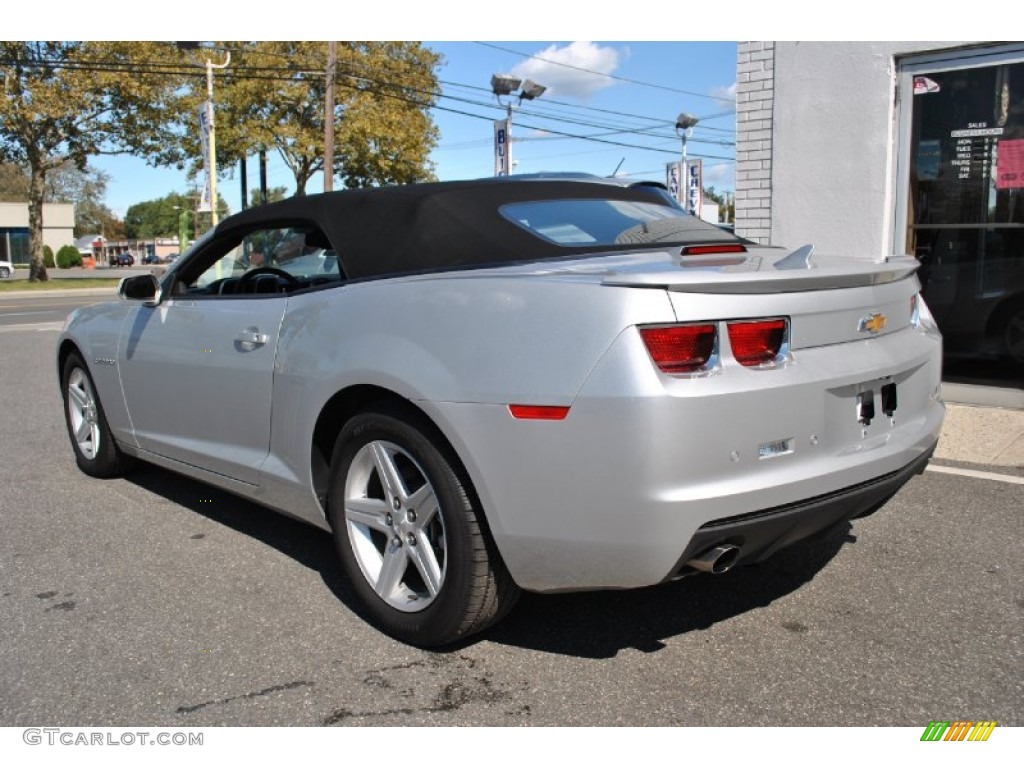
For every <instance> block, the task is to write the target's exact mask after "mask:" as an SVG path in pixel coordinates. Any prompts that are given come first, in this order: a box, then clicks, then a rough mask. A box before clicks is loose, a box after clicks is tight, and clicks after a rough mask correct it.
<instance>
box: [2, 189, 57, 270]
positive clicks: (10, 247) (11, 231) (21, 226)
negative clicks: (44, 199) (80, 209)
mask: <svg viewBox="0 0 1024 768" xmlns="http://www.w3.org/2000/svg"><path fill="white" fill-rule="evenodd" d="M74 230H75V206H73V205H71V204H70V203H43V244H44V245H48V246H50V248H51V249H53V252H54V253H55V254H56V253H57V251H59V250H60V249H61V247H62V246H65V245H71V244H72V243H74V242H75V236H74ZM31 257H32V255H31V252H30V251H29V244H28V203H0V260H3V261H10V262H13V263H14V264H28V263H29V261H30V260H31Z"/></svg>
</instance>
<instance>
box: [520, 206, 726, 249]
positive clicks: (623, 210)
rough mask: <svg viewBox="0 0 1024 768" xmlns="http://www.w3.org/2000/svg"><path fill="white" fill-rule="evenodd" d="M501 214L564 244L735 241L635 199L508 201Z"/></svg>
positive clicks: (703, 224)
mask: <svg viewBox="0 0 1024 768" xmlns="http://www.w3.org/2000/svg"><path fill="white" fill-rule="evenodd" d="M500 211H501V215H502V216H504V217H505V218H506V219H508V220H509V221H511V222H513V223H515V224H518V225H519V226H520V227H522V228H523V229H525V230H527V231H528V232H530V233H532V234H534V235H536V236H537V237H540V238H541V239H543V240H546V241H547V242H549V243H554V244H556V245H563V246H595V245H605V246H607V245H623V246H630V245H645V244H655V243H672V244H682V245H686V244H688V243H695V242H700V243H707V242H737V241H738V240H739V238H737V237H736V236H735V235H732V234H730V233H729V232H726V231H725V230H723V229H720V228H718V227H716V226H715V225H714V224H710V223H708V222H706V221H702V220H701V219H699V218H697V217H696V216H691V215H690V214H688V213H686V212H685V211H683V210H682V209H681V208H675V207H671V206H668V205H661V204H658V203H653V202H652V203H648V202H637V201H632V200H601V199H590V200H536V201H531V202H526V203H508V204H507V205H503V206H502V207H501V209H500Z"/></svg>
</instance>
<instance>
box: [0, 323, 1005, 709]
mask: <svg viewBox="0 0 1024 768" xmlns="http://www.w3.org/2000/svg"><path fill="white" fill-rule="evenodd" d="M40 327H41V328H44V330H39V329H37V328H33V327H29V326H27V325H23V326H19V327H18V328H16V329H7V330H3V329H0V330H2V332H0V380H2V381H3V384H4V386H3V392H4V398H3V401H2V402H0V472H2V474H3V477H4V481H3V483H2V485H0V516H2V520H3V526H4V528H3V530H4V535H3V536H2V537H0V651H2V653H0V692H2V693H0V725H2V726H30V725H40V724H46V725H65V726H67V725H81V726H99V725H112V726H130V725H138V724H142V723H145V724H156V725H160V726H166V727H189V726H207V725H343V726H353V725H354V726H364V725H528V724H533V725H638V726H639V725H681V726H744V725H750V726H758V725H775V726H792V725H809V726H817V725H821V726H824V725H861V726H871V725H903V726H917V727H922V728H923V727H924V726H925V725H927V724H928V722H929V721H930V720H935V719H940V718H944V719H971V720H977V719H992V720H997V721H998V722H999V724H1000V725H1018V726H1020V725H1024V578H1022V576H1024V566H1022V563H1024V558H1022V557H1021V553H1020V550H1021V545H1022V543H1024V503H1022V502H1024V485H1021V484H1014V483H1012V482H1007V481H1004V480H999V479H993V478H992V477H988V476H985V475H984V474H982V475H980V476H965V475H962V474H947V473H941V472H926V473H925V474H924V475H921V476H919V477H917V478H915V479H914V480H912V481H911V483H910V484H909V485H908V486H907V487H906V488H905V489H904V490H903V492H902V493H900V494H899V495H898V496H897V497H896V498H895V499H894V500H893V501H891V502H890V503H889V504H888V505H887V506H886V507H885V508H884V509H882V510H881V511H880V512H879V513H877V514H876V515H875V516H873V517H871V518H868V519H865V520H860V521H856V522H854V523H853V525H852V526H851V527H850V528H849V529H848V530H846V531H843V532H841V534H840V535H837V536H833V537H831V538H829V539H826V540H823V541H818V542H813V543H807V544H803V545H798V546H795V547H792V548H790V549H789V550H786V551H784V552H782V553H780V554H779V555H778V556H776V557H775V558H774V559H772V560H770V561H768V562H766V563H764V564H762V565H760V566H756V567H752V568H746V569H741V570H737V571H734V572H730V573H728V574H725V575H723V576H719V577H700V578H694V579H688V580H684V581H681V582H677V583H673V584H669V585H664V586H661V587H656V588H651V589H645V590H639V591H632V592H606V593H595V594H583V595H558V596H525V597H524V599H523V600H522V601H521V602H520V604H519V606H518V607H517V608H516V609H515V610H514V611H513V613H512V614H511V615H510V616H509V617H508V618H507V619H506V620H505V621H504V622H503V623H502V624H500V625H499V626H498V627H496V628H494V629H492V630H491V631H489V632H487V633H486V634H484V635H483V636H481V637H478V638H475V639H473V640H471V641H469V642H467V643H465V644H463V645H462V646H460V647H458V648H455V649H452V650H450V651H447V652H443V653H434V652H425V651H420V650H417V649H414V648H410V647H408V646H404V645H402V644H400V643H397V642H395V641H393V640H391V639H390V638H388V637H386V636H384V635H381V634H380V633H378V632H377V631H376V630H374V629H372V628H371V627H370V626H369V625H368V624H366V623H365V622H364V621H363V620H362V619H360V618H359V616H358V615H357V614H356V613H355V612H354V610H353V604H354V603H353V601H352V600H351V599H350V596H349V593H348V591H347V588H346V585H345V583H344V582H343V580H342V577H341V574H340V571H339V569H338V567H337V565H336V564H335V559H334V553H333V550H332V542H331V540H330V538H329V536H328V535H326V534H324V533H322V532H320V531H318V530H316V529H313V528H311V527H308V526H305V525H303V524H301V523H297V522H293V521H291V520H288V519H286V518H284V517H281V516H279V515H276V514H274V513H272V512H269V511H265V510H263V509H262V508H260V507H258V506H255V505H253V504H251V503H248V502H245V501H242V500H240V499H237V498H235V497H232V496H230V495H228V494H226V493H223V492H221V491H217V490H214V489H211V488H208V487H206V486H203V485H201V484H199V483H196V482H193V481H191V480H187V479H183V478H180V477H178V476H176V475H173V474H171V473H169V472H166V471H163V470H159V469H156V468H143V469H141V470H139V471H138V472H136V473H135V474H133V475H132V476H130V477H129V478H127V479H122V480H110V481H100V480H94V479H91V478H88V477H86V476H84V475H82V474H81V473H80V472H78V470H77V469H76V467H75V465H74V461H73V458H72V453H71V450H70V448H69V446H68V445H67V436H66V433H65V431H64V424H63V420H62V412H61V403H60V397H59V393H58V389H57V384H56V373H55V365H54V363H53V352H54V346H55V341H56V338H57V332H56V331H55V330H53V329H52V326H40ZM971 411H972V409H966V414H965V413H964V412H958V415H957V418H956V425H957V429H962V430H967V431H970V429H971V428H972V422H975V421H979V420H980V417H977V416H976V415H972V412H971ZM983 416H984V414H983ZM987 416H989V417H990V416H991V414H988V415H987ZM995 421H999V419H998V418H997V419H995ZM968 438H970V436H968ZM1011 448H1012V446H1011ZM943 455H944V456H945V457H946V459H945V460H944V463H945V464H946V466H947V467H949V468H953V469H969V470H971V471H973V472H981V473H985V472H989V473H995V474H996V475H997V476H1009V477H1017V478H1020V477H1021V476H1024V470H1022V469H1021V468H1020V467H1019V466H1017V464H1015V463H1014V461H1010V462H1006V461H1002V462H1001V463H998V461H999V456H1005V455H1007V454H1006V452H1005V451H1004V452H1003V453H1002V454H999V456H997V455H995V454H993V457H992V458H991V461H992V462H993V463H992V464H986V463H977V461H976V460H972V456H970V455H966V454H960V453H957V452H956V451H947V452H946V453H945V454H943ZM985 461H989V459H986V460H985Z"/></svg>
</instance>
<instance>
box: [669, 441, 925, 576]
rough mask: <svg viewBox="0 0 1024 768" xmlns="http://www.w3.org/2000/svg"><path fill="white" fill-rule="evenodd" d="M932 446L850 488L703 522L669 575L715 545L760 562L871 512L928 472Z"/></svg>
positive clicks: (746, 560) (688, 570) (676, 573)
mask: <svg viewBox="0 0 1024 768" xmlns="http://www.w3.org/2000/svg"><path fill="white" fill-rule="evenodd" d="M934 451H935V445H934V444H933V445H932V447H931V448H929V449H928V451H927V452H926V453H924V454H922V455H921V456H919V457H918V458H916V459H914V461H912V462H910V464H908V465H907V466H905V467H903V468H902V469H899V470H897V471H895V472H890V473H889V474H887V475H883V476H882V477H879V478H875V479H873V480H868V481H867V482H865V483H860V484H858V485H855V486H852V487H850V488H843V489H842V490H839V491H835V492H833V493H827V494H825V495H823V496H819V497H817V498H814V499H807V500H805V501H798V502H794V503H792V504H783V505H781V506H778V507H772V508H770V509H762V510H759V511H757V512H750V513H748V514H745V515H736V516H734V517H726V518H722V519H721V520H712V521H711V522H708V523H705V524H704V525H702V526H701V527H700V528H699V529H698V530H697V533H696V534H694V536H693V538H692V539H690V543H689V544H688V545H687V547H686V549H685V550H684V551H683V554H682V556H681V557H680V558H679V561H678V562H677V563H676V566H675V568H673V569H672V572H671V573H670V574H669V578H670V579H671V578H675V577H678V576H685V575H687V574H689V573H693V572H695V571H694V569H693V568H691V567H690V566H688V565H687V563H688V562H689V561H690V560H691V559H693V558H694V557H696V556H697V555H699V554H701V553H703V552H706V551H707V550H709V549H711V548H712V547H715V546H720V545H723V544H731V545H732V546H735V547H738V548H739V550H740V555H739V558H738V560H737V561H736V562H737V564H744V563H756V562H759V561H761V560H764V559H765V558H767V557H770V556H771V555H773V554H775V553H776V552H778V551H779V550H780V549H782V548H783V547H787V546H789V545H790V544H795V543H796V542H798V541H802V540H804V539H809V538H812V537H814V536H818V535H820V534H822V533H825V532H827V531H829V530H831V529H832V528H834V527H836V526H838V525H841V524H843V523H846V522H847V521H849V520H852V519H853V518H856V517H865V516H867V515H870V514H872V513H874V512H875V511H876V510H877V509H878V508H879V507H880V506H881V505H882V504H884V503H885V502H886V501H888V500H889V499H890V498H891V497H892V496H893V494H895V493H896V492H897V491H898V490H899V489H900V488H902V487H903V486H904V485H905V484H906V483H907V482H908V481H909V480H910V479H911V478H912V477H914V476H915V475H919V474H921V473H922V472H924V470H925V467H926V466H927V465H928V460H929V459H930V458H931V456H932V453H933V452H934Z"/></svg>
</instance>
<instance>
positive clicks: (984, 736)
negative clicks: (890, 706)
mask: <svg viewBox="0 0 1024 768" xmlns="http://www.w3.org/2000/svg"><path fill="white" fill-rule="evenodd" d="M995 727H996V721H995V720H979V721H978V722H976V723H975V722H972V721H971V720H955V721H954V722H952V723H951V722H949V721H948V720H932V721H931V722H930V723H928V727H927V728H925V729H924V733H922V734H921V741H988V737H989V736H991V735H992V731H994V730H995Z"/></svg>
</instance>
